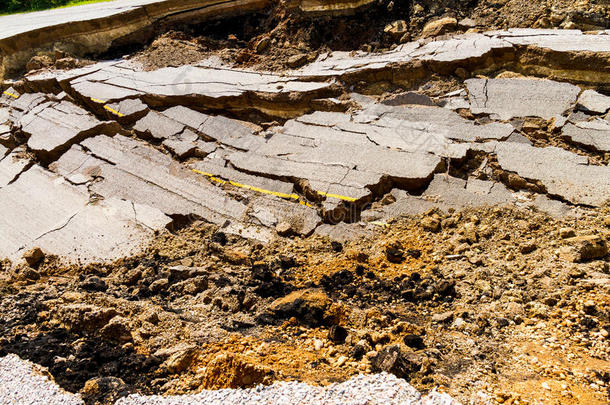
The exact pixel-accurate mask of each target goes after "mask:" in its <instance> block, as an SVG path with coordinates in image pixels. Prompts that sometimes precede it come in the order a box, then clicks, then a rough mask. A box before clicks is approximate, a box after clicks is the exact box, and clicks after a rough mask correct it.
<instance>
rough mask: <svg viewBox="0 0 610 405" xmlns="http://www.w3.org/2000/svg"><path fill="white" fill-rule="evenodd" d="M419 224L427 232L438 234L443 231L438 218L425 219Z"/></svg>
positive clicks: (428, 217) (429, 217)
mask: <svg viewBox="0 0 610 405" xmlns="http://www.w3.org/2000/svg"><path fill="white" fill-rule="evenodd" d="M419 223H420V224H421V226H422V228H424V230H426V231H430V232H438V231H439V230H440V229H441V221H440V220H439V219H438V218H436V217H432V216H427V217H424V218H423V219H422V220H421V221H420V222H419Z"/></svg>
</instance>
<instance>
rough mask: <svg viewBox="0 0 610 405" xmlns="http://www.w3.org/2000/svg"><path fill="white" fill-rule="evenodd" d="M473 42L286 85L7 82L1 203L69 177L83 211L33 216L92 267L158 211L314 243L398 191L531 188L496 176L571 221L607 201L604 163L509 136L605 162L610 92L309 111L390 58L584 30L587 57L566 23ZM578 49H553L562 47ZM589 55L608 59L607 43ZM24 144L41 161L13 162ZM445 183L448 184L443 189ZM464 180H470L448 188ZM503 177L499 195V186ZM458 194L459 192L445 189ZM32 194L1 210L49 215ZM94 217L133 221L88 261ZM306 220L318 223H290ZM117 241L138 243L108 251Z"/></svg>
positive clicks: (158, 223)
mask: <svg viewBox="0 0 610 405" xmlns="http://www.w3.org/2000/svg"><path fill="white" fill-rule="evenodd" d="M477 35H478V36H479V37H477V38H479V39H480V41H477V40H474V39H473V38H472V37H471V36H468V35H466V36H457V37H455V38H450V39H445V40H438V41H432V42H428V43H425V44H421V43H413V44H406V45H404V46H401V47H399V48H397V49H396V50H394V51H390V52H389V53H387V54H377V55H371V56H368V55H355V56H348V55H347V54H343V53H335V54H333V55H332V57H329V58H324V57H321V58H320V59H319V60H318V61H314V62H312V63H311V64H310V65H307V66H306V67H304V68H302V69H300V70H299V71H294V72H292V73H288V75H282V76H280V75H275V74H271V73H261V72H253V71H248V70H239V69H234V68H208V67H204V66H183V67H179V68H164V69H160V70H158V71H140V70H139V68H138V67H137V65H135V64H133V63H131V62H111V63H107V62H102V63H99V64H97V65H92V66H89V67H86V68H80V69H76V70H74V71H69V70H68V71H63V72H58V73H57V74H52V73H44V74H42V75H38V76H36V75H34V76H29V77H27V78H26V79H25V81H24V82H20V83H14V85H13V87H11V88H9V89H7V90H6V91H5V92H4V94H3V96H2V99H1V100H2V107H1V108H2V111H4V113H3V116H4V118H3V120H4V122H3V125H5V126H6V127H7V128H8V129H9V131H10V132H9V134H8V135H7V136H5V137H6V138H7V141H6V142H5V144H6V145H7V146H9V147H11V146H13V147H16V148H15V149H13V150H12V151H11V152H10V153H9V154H8V155H7V156H5V157H4V158H3V159H2V161H0V168H1V169H2V172H1V173H2V176H3V177H2V178H3V179H4V180H3V188H2V192H3V193H4V194H5V197H4V198H5V200H6V201H11V203H10V204H7V209H10V206H11V204H13V202H12V201H13V199H14V198H15V197H11V196H12V195H16V193H20V192H24V190H21V189H19V187H27V180H26V179H30V178H33V177H36V178H41V179H42V178H45V179H49V180H46V181H47V182H51V183H52V184H55V183H58V182H62V188H64V189H65V190H66V191H67V192H70V193H72V194H74V195H80V197H79V198H77V199H76V200H75V201H78V203H76V206H77V207H78V208H76V206H75V208H74V209H73V210H69V211H70V212H66V213H58V216H57V218H54V217H52V216H49V218H48V219H50V220H51V223H49V225H42V224H39V225H40V229H38V230H37V231H36V232H32V233H31V234H33V235H46V234H48V233H52V234H53V235H54V236H56V239H57V240H58V241H59V240H60V241H63V242H57V243H56V244H49V245H48V248H49V249H50V251H49V253H52V254H60V253H62V255H63V254H64V253H65V258H66V259H76V258H78V259H79V260H83V259H84V260H90V261H94V260H110V259H114V258H117V257H119V256H120V254H122V253H123V251H122V250H121V249H118V248H117V246H119V245H122V246H125V251H132V249H137V247H138V245H140V244H141V242H142V241H143V240H145V237H144V236H145V235H146V234H150V233H151V232H152V231H154V230H159V229H162V228H164V227H167V226H168V224H169V223H171V222H172V220H171V219H170V220H167V218H173V219H174V220H177V218H179V217H180V218H189V217H190V218H198V219H203V220H205V221H209V222H211V223H215V224H218V225H223V224H228V223H235V224H237V223H240V224H242V225H244V226H248V227H250V226H252V227H254V228H259V229H260V230H261V231H263V230H264V229H266V230H265V231H263V232H262V234H264V235H266V236H265V237H264V238H263V239H264V240H268V239H269V235H272V234H274V233H275V231H276V229H275V228H276V226H277V225H278V224H283V223H288V224H293V227H294V228H295V229H294V230H293V231H295V232H296V233H297V234H303V235H309V234H311V233H312V232H315V228H316V226H319V225H320V224H322V223H328V224H336V223H340V222H347V223H354V222H356V223H357V222H359V221H361V218H362V217H364V218H374V217H377V216H378V215H376V214H372V213H371V214H368V211H369V210H370V209H371V208H370V207H371V204H374V203H375V202H376V201H379V200H380V199H382V198H383V196H384V195H385V194H386V193H390V192H392V191H393V190H396V192H398V190H401V191H402V192H406V194H405V196H407V199H406V201H408V200H411V201H415V200H417V201H418V202H419V203H418V204H417V205H419V206H421V209H423V207H430V206H435V205H434V204H433V205H430V204H427V203H426V201H425V200H422V198H421V197H418V195H421V193H422V192H423V193H424V196H425V195H426V193H428V191H426V190H427V189H428V190H429V189H433V190H434V194H435V195H439V196H440V197H439V198H440V200H442V201H443V203H444V204H446V206H447V207H449V206H451V207H463V206H467V205H470V204H472V203H473V202H474V203H475V204H478V203H481V202H486V203H491V204H498V203H500V202H501V201H502V200H503V201H504V202H507V203H515V201H517V198H516V197H515V195H516V193H518V192H519V189H526V190H527V189H528V187H527V186H521V187H515V184H514V182H513V183H512V184H511V183H510V182H508V181H507V180H506V178H507V177H511V176H512V177H515V176H517V177H519V178H521V179H523V182H524V184H526V185H527V184H528V182H529V183H532V184H536V185H537V188H535V191H536V192H535V193H530V195H526V193H524V192H523V191H521V192H519V193H520V199H521V200H523V198H525V199H526V200H527V199H529V201H530V203H531V204H532V205H534V206H536V205H538V206H539V208H540V209H542V210H544V209H545V208H546V207H547V206H548V204H547V205H545V204H542V203H541V202H542V201H546V200H548V199H549V198H550V199H553V200H555V201H556V203H555V204H553V206H554V207H556V206H557V205H558V204H563V205H565V209H562V210H559V211H561V212H563V213H568V212H570V207H571V206H574V205H579V204H581V205H585V206H600V205H601V204H603V203H604V201H606V200H607V199H608V198H610V194H609V190H610V184H609V183H608V179H610V175H609V174H610V172H609V169H608V167H607V164H594V163H590V162H589V159H588V158H587V157H586V153H581V154H576V153H574V151H572V150H563V149H561V148H557V147H537V146H532V145H531V142H530V144H529V145H528V144H527V143H523V142H521V143H515V142H513V140H514V139H519V140H525V141H526V142H528V141H527V138H526V137H523V135H522V134H523V133H525V132H524V129H523V126H524V125H526V124H527V122H528V120H532V119H539V120H543V121H550V120H553V122H554V123H559V122H561V121H563V122H565V126H564V127H563V128H561V136H562V137H563V139H564V140H566V142H568V143H572V144H574V145H576V146H584V147H588V148H590V149H593V150H595V151H598V152H604V151H605V150H606V146H605V143H606V142H605V141H606V139H605V138H606V135H607V132H608V131H607V125H606V124H607V120H605V119H604V114H605V112H606V111H607V110H608V105H607V104H608V103H607V100H606V99H605V98H604V97H602V96H601V95H598V94H599V93H596V94H593V93H591V92H590V91H589V90H586V91H583V89H582V88H581V87H579V86H578V85H574V84H569V83H563V82H557V81H553V80H550V79H531V78H502V79H477V78H475V79H469V80H466V81H465V82H464V87H463V90H462V91H461V92H453V93H452V94H448V95H447V98H450V99H451V100H452V103H451V104H453V105H455V103H457V104H459V105H460V106H461V108H454V107H452V106H451V104H449V105H447V103H442V102H441V100H442V99H443V98H444V97H440V98H439V99H438V105H437V103H435V102H434V101H433V100H431V99H427V100H424V101H422V100H421V98H420V99H418V98H413V97H411V99H410V98H409V97H405V98H404V99H403V100H404V102H405V104H401V101H400V99H396V100H395V101H393V102H392V103H391V104H392V105H388V103H387V102H383V101H381V102H380V101H378V100H375V99H374V98H367V97H364V96H361V95H358V94H355V93H352V94H351V95H349V94H347V95H346V96H347V98H348V99H349V100H352V104H353V105H354V107H352V108H351V109H350V110H349V111H346V112H330V111H324V110H316V108H315V107H314V106H315V105H316V104H313V103H312V102H313V101H315V100H316V99H323V98H324V97H328V96H331V95H337V94H340V93H341V92H343V90H341V85H340V82H338V81H337V79H345V75H347V74H365V73H367V72H370V71H371V70H379V71H384V70H385V71H388V72H392V71H393V70H400V69H401V67H400V64H394V65H392V63H393V62H394V61H399V60H401V61H402V63H404V61H405V60H404V58H405V57H407V59H421V60H426V58H433V59H435V61H436V62H438V63H444V64H452V63H455V62H456V61H459V60H463V59H464V58H470V59H471V58H476V57H484V55H486V54H488V53H489V52H492V49H494V46H500V48H502V49H503V48H506V47H511V46H513V44H514V43H524V41H525V42H527V43H528V45H532V46H541V47H544V46H547V45H548V44H549V41H550V39H549V38H555V37H561V38H570V39H573V38H581V39H583V41H582V44H583V45H582V46H583V47H584V48H587V50H588V51H589V52H593V51H592V50H591V49H592V48H591V45H590V44H588V39H589V37H591V38H593V36H590V35H583V34H581V33H580V32H575V31H566V32H537V31H531V30H526V31H518V30H517V31H515V30H513V31H506V32H493V33H487V34H477ZM595 38H602V39H604V40H607V39H608V38H609V37H608V36H606V35H598V36H595ZM550 43H552V44H555V42H553V41H550ZM585 43H587V44H585ZM433 45H434V46H433ZM572 46H573V48H574V49H576V51H574V52H580V51H581V50H580V49H578V46H577V42H574V41H573V42H572ZM431 47H432V48H431ZM462 48H464V49H462ZM451 50H457V51H456V52H457V53H456V54H452V53H451ZM467 50H470V51H468V52H467ZM570 51H571V49H566V48H565V47H563V48H561V52H570ZM594 51H595V52H598V53H596V55H598V57H601V55H603V54H604V52H605V49H603V47H602V49H600V50H598V49H595V50H594ZM447 52H448V53H447ZM469 52H470V53H469ZM441 54H442V55H444V56H443V57H440V56H439V55H441ZM491 63H493V61H492V62H491ZM316 72H317V73H316ZM320 72H325V73H320ZM316 75H318V76H320V75H321V76H320V77H325V76H327V75H328V76H331V80H330V81H319V80H318V81H310V80H311V78H312V77H314V76H316ZM49 82H51V83H55V84H52V85H51V87H52V88H53V87H54V88H55V90H54V92H55V94H53V93H51V94H48V93H45V92H44V91H45V90H47V91H48V89H49ZM344 98H345V97H344ZM194 102H196V103H197V107H196V108H195V106H194V104H193V103H194ZM411 103H413V104H411ZM443 104H445V106H444V107H441V105H443ZM218 108H223V109H225V110H226V111H232V112H233V113H238V115H239V112H240V111H241V112H242V116H243V117H244V118H245V119H242V120H237V119H235V118H232V117H231V118H230V117H226V116H223V115H222V114H217V113H216V114H214V113H212V114H210V113H203V112H201V110H204V111H205V110H210V109H211V110H217V109H218ZM251 109H258V110H259V111H261V112H265V114H269V115H271V117H276V118H278V119H280V122H276V123H274V124H272V125H268V124H267V125H265V126H261V125H260V123H258V122H256V123H254V122H248V121H247V118H246V117H247V113H246V111H248V110H251ZM312 109H313V110H314V111H312ZM198 110H199V111H198ZM464 112H467V113H468V114H470V115H468V114H464ZM100 116H102V117H103V120H100V119H99V118H98V117H100ZM572 121H573V122H572ZM131 134H133V135H131ZM130 135H131V136H130ZM134 135H135V136H134ZM519 137H520V138H519ZM22 143H24V144H25V146H26V148H27V151H29V152H31V153H33V156H29V155H28V156H23V155H24V153H23V152H24V150H23V146H20V145H22ZM19 148H22V149H19ZM20 151H21V152H20ZM7 152H8V151H7ZM481 154H484V155H485V156H486V157H485V160H482V158H481ZM474 156H476V157H474ZM473 159H475V160H477V159H478V160H480V161H481V167H479V168H477V177H478V179H475V178H471V177H472V175H473V173H471V172H469V170H472V169H464V170H463V169H459V168H460V167H464V166H468V164H469V162H470V161H472V160H473ZM30 168H31V169H30ZM28 169H30V170H28ZM452 170H453V171H454V172H453V173H452ZM51 172H53V173H54V174H52V173H51ZM499 172H500V173H499ZM443 173H444V175H445V176H449V177H448V178H449V181H448V182H444V183H443V182H437V181H436V179H440V177H438V176H439V175H441V174H443ZM32 176H33V177H32ZM21 177H24V178H21ZM451 178H454V180H451ZM433 179H434V180H433ZM460 179H463V180H465V181H466V183H462V184H461V185H458V183H459V181H462V180H460ZM503 179H504V180H503ZM475 180H476V181H479V182H480V183H481V184H483V185H484V186H482V187H479V189H478V191H477V192H476V193H475V194H476V195H479V196H480V198H478V197H477V198H475V197H474V196H475V194H469V192H468V190H469V188H470V185H471V184H474V183H473V181H475ZM498 182H499V183H498ZM503 183H504V184H503ZM495 185H497V187H495ZM505 185H506V186H508V188H504V190H505V191H504V192H503V193H500V194H497V193H496V192H495V191H493V192H492V190H496V189H498V187H504V186H505ZM41 187H43V186H41ZM456 187H457V188H458V189H459V188H461V189H464V190H465V193H466V194H464V193H456V192H454V191H452V190H453V189H454V188H456ZM530 189H532V187H530ZM18 190H19V191H18ZM87 195H88V198H87ZM498 195H501V196H503V197H498ZM50 196H52V197H51V198H49V199H48V200H47V201H48V204H52V201H53V200H54V201H57V202H58V203H57V204H59V205H62V203H61V201H63V199H66V198H67V200H70V201H72V200H74V198H72V199H71V198H68V197H65V196H63V195H62V194H61V193H59V194H57V193H56V195H53V194H50ZM400 196H401V198H399V201H400V203H399V202H396V203H394V205H392V204H390V205H389V206H388V207H387V209H384V210H385V211H387V212H392V213H393V214H395V215H400V214H402V213H406V212H413V211H414V209H413V208H412V207H410V208H407V207H406V205H408V204H405V199H404V198H403V197H402V194H400ZM255 197H256V198H255ZM113 199H118V201H127V202H130V203H133V204H138V205H139V206H142V207H145V208H143V209H145V210H148V212H149V214H150V215H151V216H153V217H156V218H165V219H161V220H158V219H155V220H152V221H151V226H147V225H143V224H141V223H139V221H137V220H135V218H133V217H132V218H129V217H130V216H131V214H132V213H133V212H132V211H133V210H131V209H123V208H120V207H118V206H117V204H118V203H116V202H115V203H112V204H110V207H104V205H105V204H108V201H114V200H113ZM39 200H40V198H38V199H36V198H32V199H31V200H29V201H28V202H27V203H29V204H32V206H31V207H28V206H27V205H26V206H25V207H23V208H22V214H19V212H15V215H14V216H11V217H12V218H21V217H22V215H26V212H27V210H28V208H33V207H34V204H37V206H39V204H42V205H44V202H43V201H39ZM265 201H269V203H266V202H265ZM27 203H26V204H27ZM53 204H54V203H53ZM70 204H71V203H66V204H64V205H66V206H70ZM261 204H263V205H268V207H265V209H267V210H271V212H272V213H273V214H270V217H269V218H267V219H266V220H261V218H260V209H261V207H260V206H259V205H261ZM296 205H299V206H305V207H306V209H305V210H303V209H301V207H296ZM128 206H130V204H128ZM93 207H96V208H95V209H101V210H102V211H103V212H109V210H111V211H112V212H113V213H119V212H122V210H125V211H126V212H125V214H123V215H119V217H121V218H122V220H121V221H124V222H123V223H124V224H131V225H126V227H125V231H124V232H122V234H123V238H116V237H115V236H116V235H115V232H121V231H119V230H116V229H114V228H113V226H111V224H113V223H114V224H116V218H115V217H114V216H113V215H114V214H112V215H111V214H106V215H105V216H104V218H106V219H105V220H103V219H100V220H99V221H100V223H99V224H97V226H100V227H102V228H103V227H104V226H106V227H107V229H108V230H110V229H112V233H110V232H108V233H106V232H102V233H104V235H106V237H105V238H102V239H101V240H107V241H108V242H107V244H106V245H104V243H102V244H101V245H100V246H99V251H100V254H93V255H91V256H90V259H86V257H87V254H83V252H77V251H78V249H75V246H74V245H75V244H76V241H77V240H78V238H72V239H71V238H70V237H69V232H74V229H79V228H83V229H84V228H86V226H87V224H86V223H87V222H88V221H90V220H89V219H88V218H89V217H90V215H88V214H85V213H86V212H87V211H88V210H91V209H93ZM278 207H286V208H285V209H284V208H282V209H280V208H278ZM399 207H402V208H399ZM127 208H129V207H127ZM13 209H14V208H13ZM94 211H95V210H94ZM415 211H417V209H416V210H415ZM553 212H558V211H557V210H556V209H554V210H553ZM77 213H79V215H77ZM153 213H154V214H153ZM117 215H118V214H117ZM382 216H383V215H382ZM270 218H272V219H270ZM67 219H69V221H68V220H67ZM81 222H82V224H81ZM303 223H307V224H316V225H314V226H313V227H312V226H311V225H308V226H305V227H302V226H299V225H298V224H303ZM61 224H70V227H68V228H64V227H63V226H59V225H61ZM45 226H46V227H48V229H47V228H45ZM73 227H74V228H73ZM9 228H10V227H6V229H7V230H6V231H4V232H8V229H9ZM239 228H240V227H238V229H239ZM136 230H137V231H136ZM132 232H135V233H133V234H132ZM25 233H27V234H30V232H25ZM135 234H137V235H140V236H142V237H143V238H140V237H134V235H135ZM62 235H64V236H63V237H62ZM125 235H130V236H129V237H126V236H125ZM38 238H39V236H36V237H35V238H32V239H30V240H26V239H27V238H25V239H24V237H23V236H21V237H17V236H11V237H10V238H8V237H7V240H14V242H12V243H7V244H5V246H4V247H3V248H4V252H3V253H4V254H5V255H6V256H9V257H11V258H13V259H17V258H18V256H19V252H22V251H24V249H25V250H27V248H28V247H33V246H34V245H35V244H36V243H39V242H40V241H39V239H38ZM114 239H116V240H121V241H122V240H123V239H126V240H130V242H129V243H128V244H127V245H124V244H123V242H121V243H113V242H112V240H114ZM70 241H72V242H70ZM70 251H72V252H73V253H67V252H70Z"/></svg>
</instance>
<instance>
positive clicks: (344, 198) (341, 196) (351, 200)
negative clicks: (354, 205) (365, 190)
mask: <svg viewBox="0 0 610 405" xmlns="http://www.w3.org/2000/svg"><path fill="white" fill-rule="evenodd" d="M316 193H318V194H320V195H323V196H324V197H331V198H338V199H340V200H343V201H349V202H354V201H357V200H358V199H357V198H353V197H347V196H344V195H339V194H330V193H325V192H324V191H316Z"/></svg>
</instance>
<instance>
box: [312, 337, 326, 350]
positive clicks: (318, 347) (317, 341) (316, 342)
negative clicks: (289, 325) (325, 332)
mask: <svg viewBox="0 0 610 405" xmlns="http://www.w3.org/2000/svg"><path fill="white" fill-rule="evenodd" d="M322 347H324V343H323V342H322V341H321V340H320V339H314V340H313V348H314V350H315V351H316V352H319V351H320V350H322Z"/></svg>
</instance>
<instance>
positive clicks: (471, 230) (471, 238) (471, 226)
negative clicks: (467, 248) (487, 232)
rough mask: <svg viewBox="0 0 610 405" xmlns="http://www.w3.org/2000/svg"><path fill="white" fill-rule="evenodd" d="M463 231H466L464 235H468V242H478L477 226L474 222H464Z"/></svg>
mask: <svg viewBox="0 0 610 405" xmlns="http://www.w3.org/2000/svg"><path fill="white" fill-rule="evenodd" d="M462 231H463V232H464V236H465V237H466V240H467V241H468V243H477V242H478V241H479V235H478V233H477V226H476V224H475V223H474V222H468V223H466V224H464V227H463V228H462Z"/></svg>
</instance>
